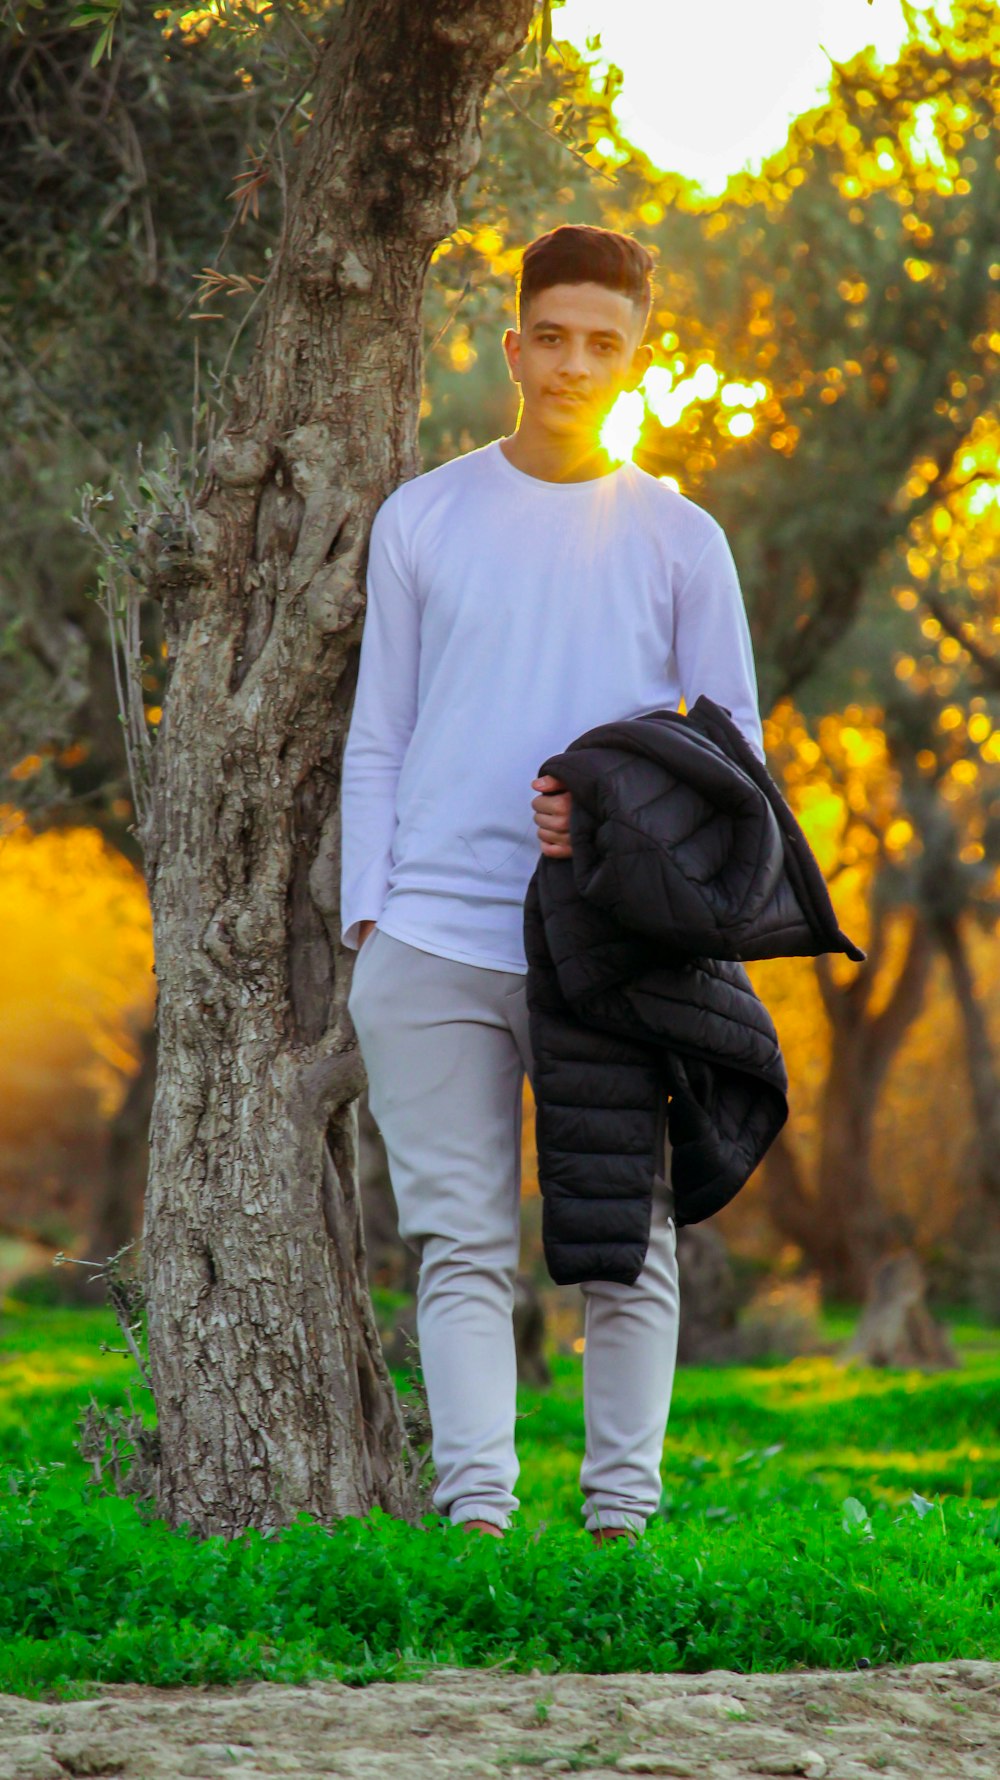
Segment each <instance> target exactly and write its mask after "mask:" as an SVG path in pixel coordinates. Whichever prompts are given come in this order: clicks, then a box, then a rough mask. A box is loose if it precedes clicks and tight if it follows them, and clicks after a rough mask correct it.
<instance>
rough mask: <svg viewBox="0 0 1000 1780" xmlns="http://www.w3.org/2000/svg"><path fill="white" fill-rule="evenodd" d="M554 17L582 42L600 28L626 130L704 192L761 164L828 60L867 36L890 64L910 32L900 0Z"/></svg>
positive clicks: (751, 1) (591, 11)
mask: <svg viewBox="0 0 1000 1780" xmlns="http://www.w3.org/2000/svg"><path fill="white" fill-rule="evenodd" d="M931 3H932V0H923V4H922V3H921V0H917V4H918V8H919V10H921V11H923V10H924V9H925V5H926V6H928V7H929V5H930V4H931ZM552 22H553V29H554V33H555V35H556V36H557V37H568V38H569V39H570V41H571V42H573V43H576V44H578V45H579V46H580V47H581V48H583V46H584V44H585V41H586V39H587V38H588V37H593V36H596V35H598V34H599V35H600V39H601V49H602V52H603V54H604V56H605V57H606V58H607V59H608V60H609V61H612V62H615V63H616V64H617V65H618V67H619V68H620V69H621V70H622V73H623V75H624V86H623V89H622V97H621V99H620V100H619V102H618V105H617V106H616V112H617V115H618V118H619V121H620V122H621V124H622V126H623V128H624V129H625V131H626V133H627V134H628V135H629V136H630V137H631V138H632V140H633V141H634V142H636V143H637V144H638V146H639V147H641V148H643V149H644V150H645V151H646V153H647V154H648V155H649V156H650V159H651V160H652V161H654V162H655V163H656V164H657V165H658V166H659V167H660V168H661V169H663V170H664V171H669V172H672V173H683V174H684V175H685V176H686V177H687V178H689V179H695V180H697V181H698V182H699V183H700V184H701V185H702V186H703V188H704V190H705V191H706V192H707V193H712V194H715V193H718V192H721V191H722V190H723V188H724V186H725V183H726V179H727V176H728V175H729V174H731V173H736V172H738V171H739V170H740V169H741V168H743V167H745V166H746V165H747V164H748V163H749V164H750V166H751V168H752V170H753V171H757V170H758V169H759V166H760V160H761V157H762V156H763V155H765V154H768V153H770V152H771V151H772V150H774V149H776V148H778V147H780V145H781V143H782V142H783V141H784V140H785V136H786V134H787V130H788V123H789V120H790V119H791V118H793V117H795V116H797V115H798V114H799V113H800V112H803V111H808V110H810V109H811V107H812V106H814V105H815V104H817V103H818V101H819V99H820V97H821V95H822V94H823V92H824V91H825V89H826V87H827V85H828V82H829V78H830V72H831V70H830V61H829V56H832V57H833V59H834V60H835V61H837V62H842V61H846V60H847V59H848V58H849V57H850V56H852V55H854V54H856V52H857V51H858V50H859V49H862V48H863V47H864V46H865V45H866V44H872V45H873V46H874V48H875V50H876V51H877V53H878V56H879V58H880V60H881V61H883V62H892V61H894V60H895V58H896V55H897V53H898V50H899V46H900V44H901V43H902V42H903V40H904V38H905V36H906V26H905V23H904V20H903V15H902V12H901V11H900V8H899V4H898V0H872V3H871V5H869V4H868V0H694V4H692V0H614V3H613V4H611V5H609V4H608V0H566V4H565V6H561V7H558V8H557V9H556V10H555V12H554V15H553V21H552ZM824 48H825V49H826V50H827V51H829V56H827V55H825V54H824Z"/></svg>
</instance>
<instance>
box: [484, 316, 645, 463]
mask: <svg viewBox="0 0 1000 1780" xmlns="http://www.w3.org/2000/svg"><path fill="white" fill-rule="evenodd" d="M642 332H643V326H642V317H641V315H640V312H639V310H638V309H637V308H636V306H635V304H634V303H632V302H631V300H630V299H629V298H628V297H627V296H625V295H624V294H623V293H622V292H621V291H614V290H607V289H606V288H605V286H604V285H602V284H553V285H550V286H549V288H548V289H547V290H543V291H540V292H539V293H538V295H537V296H534V297H532V298H531V299H530V301H529V302H528V303H527V305H522V309H521V328H520V332H519V333H518V332H515V330H514V329H513V328H508V330H507V332H506V334H505V335H504V339H503V346H504V352H505V354H506V358H507V365H508V369H509V371H510V374H511V377H512V379H513V381H514V382H515V383H517V384H519V385H520V389H521V399H522V401H523V403H524V409H525V414H526V415H528V416H530V418H531V420H532V421H533V422H534V423H535V424H536V425H539V426H542V427H544V429H545V430H546V431H547V432H551V433H559V434H563V435H567V434H572V435H576V436H580V437H581V438H582V437H583V436H587V437H589V438H590V439H591V440H592V441H593V442H594V443H596V442H597V436H598V434H599V432H600V429H601V424H602V422H603V421H604V419H605V416H606V415H607V414H608V413H609V411H610V410H611V408H612V407H613V406H614V404H615V401H616V400H617V398H618V396H619V395H620V394H621V392H622V390H626V389H635V387H636V385H637V384H638V383H639V382H640V380H641V378H642V375H643V373H644V371H645V370H646V367H647V365H648V364H649V360H650V357H651V353H650V348H649V347H648V346H645V347H644V346H642V345H640V341H641V338H642Z"/></svg>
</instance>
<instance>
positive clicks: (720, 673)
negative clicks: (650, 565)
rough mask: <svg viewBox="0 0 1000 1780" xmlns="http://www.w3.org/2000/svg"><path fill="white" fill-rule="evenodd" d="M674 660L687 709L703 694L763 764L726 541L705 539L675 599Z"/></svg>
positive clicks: (750, 666)
mask: <svg viewBox="0 0 1000 1780" xmlns="http://www.w3.org/2000/svg"><path fill="white" fill-rule="evenodd" d="M674 658H675V661H676V664H677V673H678V677H679V680H680V687H681V692H682V693H683V695H684V704H685V707H686V708H687V710H690V709H691V706H692V705H693V704H694V702H695V699H696V698H698V696H699V694H701V693H703V692H704V693H706V694H707V695H708V697H709V698H713V699H714V700H715V702H716V704H719V705H723V706H724V707H725V709H726V710H727V711H728V712H729V714H730V716H731V717H732V720H733V722H734V723H735V725H736V727H737V729H738V730H739V731H740V734H741V735H742V736H743V737H744V738H745V740H746V741H747V742H749V744H750V747H751V748H752V749H753V751H754V753H755V754H756V755H757V758H758V759H759V760H760V761H762V762H763V763H764V764H765V765H766V764H767V762H766V759H765V754H764V732H763V728H762V726H761V721H760V711H759V708H758V702H757V697H758V695H757V673H756V668H755V665H754V655H753V643H752V641H751V637H750V626H749V623H748V622H747V613H746V606H745V604H744V601H743V593H742V590H741V588H740V581H739V575H738V573H737V569H736V563H735V561H734V560H733V553H732V550H731V549H730V547H729V540H728V538H727V537H726V534H725V532H724V531H723V529H722V527H721V526H718V527H717V529H716V531H715V533H714V535H713V536H712V537H711V538H710V539H709V541H708V543H707V544H706V545H705V547H704V549H703V550H702V552H701V555H700V556H699V557H698V560H697V561H696V563H695V565H694V568H693V569H692V570H691V573H690V574H689V575H688V578H687V580H686V581H685V583H684V585H683V587H682V588H681V590H680V593H679V594H678V595H677V596H676V597H675V601H674Z"/></svg>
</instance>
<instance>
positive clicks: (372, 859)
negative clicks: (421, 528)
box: [340, 496, 420, 949]
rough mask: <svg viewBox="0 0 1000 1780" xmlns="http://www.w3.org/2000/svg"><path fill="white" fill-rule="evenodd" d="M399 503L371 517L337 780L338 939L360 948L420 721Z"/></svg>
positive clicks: (378, 905)
mask: <svg viewBox="0 0 1000 1780" xmlns="http://www.w3.org/2000/svg"><path fill="white" fill-rule="evenodd" d="M399 507H400V503H399V501H398V500H397V499H393V498H392V497H391V496H390V498H389V500H388V501H386V502H384V503H383V505H382V506H381V507H380V508H379V511H378V513H377V514H376V515H375V523H374V525H373V526H372V534H371V542H370V545H369V550H368V580H367V589H368V606H367V612H366V614H365V622H364V628H363V630H362V633H361V652H360V657H359V661H358V683H357V688H356V690H355V694H354V706H353V709H352V711H351V721H350V725H349V727H348V732H347V742H346V744H345V748H344V765H343V778H342V785H341V830H340V915H341V942H342V944H343V945H345V946H348V947H350V948H352V949H354V948H356V947H358V946H359V945H360V943H361V941H362V939H363V938H364V937H366V929H367V931H370V926H369V923H373V922H375V921H377V919H378V917H379V915H380V914H381V912H382V905H383V903H384V902H385V896H386V891H387V889H388V885H389V870H390V866H391V863H392V842H393V836H394V834H395V831H396V787H397V784H398V782H399V774H400V770H401V768H402V765H403V757H404V755H405V754H406V750H407V747H408V746H409V741H410V737H411V735H412V734H413V729H414V725H415V723H416V718H417V676H418V670H419V663H420V611H419V607H418V604H417V596H416V590H415V588H414V585H413V577H412V573H411V570H410V565H409V559H408V554H407V551H406V547H405V540H404V538H403V536H402V533H401V530H400V513H399Z"/></svg>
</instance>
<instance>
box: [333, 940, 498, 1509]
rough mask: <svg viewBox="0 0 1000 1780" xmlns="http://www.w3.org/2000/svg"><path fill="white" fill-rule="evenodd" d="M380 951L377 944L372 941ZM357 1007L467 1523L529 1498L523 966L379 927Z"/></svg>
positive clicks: (435, 1419) (447, 1481)
mask: <svg viewBox="0 0 1000 1780" xmlns="http://www.w3.org/2000/svg"><path fill="white" fill-rule="evenodd" d="M372 948H374V949H372ZM355 972H356V974H355V979H354V982H353V983H352V986H351V993H350V996H349V999H348V1008H349V1011H350V1013H351V1017H352V1019H353V1022H354V1026H355V1030H356V1032H357V1034H358V1042H359V1044H360V1047H361V1053H362V1056H363V1058H364V1061H365V1066H366V1069H367V1071H368V1099H369V1105H370V1106H371V1110H372V1114H373V1117H374V1119H375V1122H376V1124H377V1125H378V1127H379V1130H380V1131H381V1134H382V1138H383V1141H384V1143H385V1147H386V1154H387V1157H388V1162H389V1175H390V1180H391V1183H392V1188H393V1195H394V1198H395V1201H396V1206H397V1210H398V1213H399V1232H400V1236H401V1237H402V1239H403V1240H404V1241H405V1242H406V1243H408V1245H409V1246H410V1247H411V1248H412V1249H413V1250H414V1251H415V1252H416V1253H417V1254H419V1256H420V1271H419V1276H418V1282H417V1335H418V1339H419V1343H420V1359H421V1366H422V1369H423V1375H424V1382H425V1384H426V1388H427V1400H428V1407H429V1410H430V1417H431V1427H432V1443H431V1452H432V1457H433V1461H434V1466H435V1470H436V1473H437V1478H436V1483H435V1488H434V1492H433V1495H432V1501H433V1504H434V1507H435V1508H436V1509H438V1511H439V1512H441V1513H443V1514H447V1515H448V1516H449V1518H450V1519H451V1520H452V1521H454V1522H459V1521H464V1520H473V1519H476V1520H489V1521H492V1522H493V1523H494V1525H496V1526H500V1527H505V1526H506V1525H507V1523H508V1520H509V1517H510V1515H511V1513H512V1512H513V1511H514V1510H515V1509H516V1508H517V1507H518V1506H519V1500H518V1497H517V1496H516V1495H515V1494H514V1493H513V1491H514V1484H515V1482H516V1479H517V1475H518V1471H519V1469H520V1467H519V1464H518V1460H517V1456H516V1453H515V1450H514V1426H515V1418H516V1408H517V1362H516V1355H515V1349H514V1326H513V1308H514V1276H515V1273H516V1270H517V1263H518V1255H519V1249H520V1209H521V1175H520V1163H521V1095H522V1083H523V1075H524V1070H523V1064H522V1062H521V1058H520V1055H519V1052H518V1048H517V1045H516V1043H515V1041H514V1038H513V1036H512V1033H511V1031H510V1028H509V1026H508V1025H507V1022H506V1018H505V1015H504V1012H503V1001H504V995H505V992H507V991H509V989H510V987H511V984H512V983H513V982H514V981H515V978H514V976H513V974H512V973H509V972H506V971H499V970H491V969H488V968H485V967H481V966H478V965H472V964H463V963H460V962H458V961H456V960H454V959H449V958H441V957H438V956H437V955H436V954H435V953H432V952H425V951H421V950H420V949H419V948H417V947H416V946H411V945H409V944H407V943H406V942H405V941H403V940H397V939H395V938H393V936H392V935H391V934H387V933H383V932H382V930H381V929H380V928H378V927H376V928H375V930H374V932H373V933H372V934H371V936H370V937H369V938H368V939H367V940H366V941H365V943H364V945H363V946H362V948H361V952H360V954H359V956H358V959H357V961H356V964H355Z"/></svg>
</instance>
